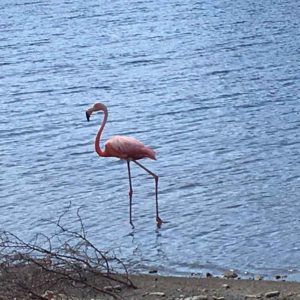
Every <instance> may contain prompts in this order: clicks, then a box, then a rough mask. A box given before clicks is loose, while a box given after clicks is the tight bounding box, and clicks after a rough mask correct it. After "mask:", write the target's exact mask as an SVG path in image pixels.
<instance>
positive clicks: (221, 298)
mask: <svg viewBox="0 0 300 300" xmlns="http://www.w3.org/2000/svg"><path fill="white" fill-rule="evenodd" d="M213 299H214V300H225V298H224V297H216V296H213Z"/></svg>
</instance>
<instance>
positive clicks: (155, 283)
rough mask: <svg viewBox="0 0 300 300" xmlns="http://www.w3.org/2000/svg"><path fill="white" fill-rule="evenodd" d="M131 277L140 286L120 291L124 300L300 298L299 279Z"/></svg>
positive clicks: (119, 293)
mask: <svg viewBox="0 0 300 300" xmlns="http://www.w3.org/2000/svg"><path fill="white" fill-rule="evenodd" d="M130 279H131V280H132V281H133V283H134V284H135V285H136V286H137V289H123V290H120V291H119V292H118V293H117V294H118V295H119V296H121V297H122V298H123V299H133V300H135V299H145V300H150V299H151V300H152V299H162V300H164V299H177V300H183V299H184V300H225V299H232V300H244V299H274V300H276V299H287V300H291V299H298V300H300V283H298V282H286V281H265V280H244V279H243V280H242V279H223V278H194V277H191V278H187V277H168V276H159V275H131V276H130Z"/></svg>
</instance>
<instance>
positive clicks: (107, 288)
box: [103, 285, 122, 292]
mask: <svg viewBox="0 0 300 300" xmlns="http://www.w3.org/2000/svg"><path fill="white" fill-rule="evenodd" d="M103 289H104V291H107V292H112V291H114V290H121V289H122V287H121V286H120V285H115V286H111V285H108V286H105V287H104V288H103Z"/></svg>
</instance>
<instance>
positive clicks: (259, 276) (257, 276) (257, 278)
mask: <svg viewBox="0 0 300 300" xmlns="http://www.w3.org/2000/svg"><path fill="white" fill-rule="evenodd" d="M263 279H264V277H263V276H262V275H255V276H254V280H263Z"/></svg>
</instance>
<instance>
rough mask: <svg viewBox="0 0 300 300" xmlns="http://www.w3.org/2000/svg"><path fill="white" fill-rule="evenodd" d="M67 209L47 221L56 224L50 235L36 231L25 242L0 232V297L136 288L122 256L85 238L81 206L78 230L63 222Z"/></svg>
mask: <svg viewBox="0 0 300 300" xmlns="http://www.w3.org/2000/svg"><path fill="white" fill-rule="evenodd" d="M70 208H71V206H69V207H68V209H67V210H66V211H64V212H63V213H62V214H61V215H60V216H59V218H58V220H57V221H52V220H47V222H49V223H50V224H52V225H54V226H55V232H54V233H53V234H52V235H50V236H47V235H45V234H43V233H38V234H36V235H35V236H34V238H33V239H32V241H30V242H26V241H24V240H23V239H21V238H20V237H18V236H16V235H15V234H13V233H11V232H8V231H3V232H1V233H0V300H2V299H42V300H50V299H51V300H52V299H86V298H87V297H89V298H91V297H97V296H98V295H103V294H106V295H110V296H111V297H113V298H119V297H118V289H119V288H120V287H121V288H122V287H132V288H135V286H134V285H133V283H132V282H131V281H130V279H129V278H128V273H127V269H126V266H125V265H124V264H123V263H122V261H121V260H119V259H118V258H117V257H116V256H115V255H114V254H112V253H110V252H109V251H101V250H99V249H98V248H97V247H96V246H95V245H94V244H93V243H92V242H91V241H90V240H89V239H88V238H87V233H86V230H85V227H84V223H83V220H82V218H81V216H80V209H77V212H76V221H77V223H78V224H79V230H78V231H76V230H71V229H70V228H68V227H67V226H66V225H64V224H63V220H64V219H65V218H66V217H67V216H69V213H70ZM106 286H111V287H112V288H111V289H107V288H105V287H106ZM114 286H115V287H117V289H114V288H113V287H114Z"/></svg>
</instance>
